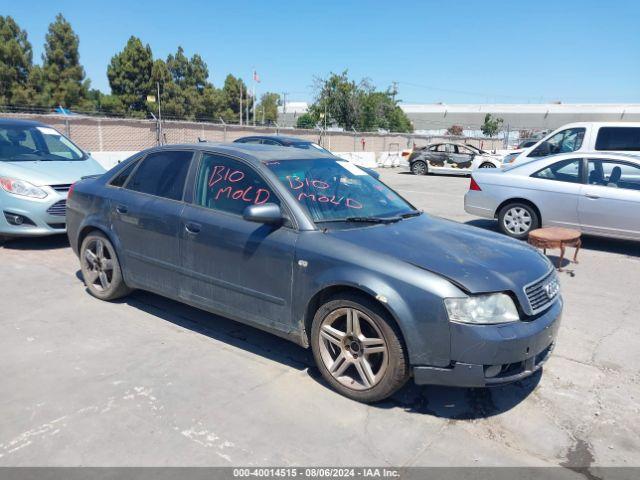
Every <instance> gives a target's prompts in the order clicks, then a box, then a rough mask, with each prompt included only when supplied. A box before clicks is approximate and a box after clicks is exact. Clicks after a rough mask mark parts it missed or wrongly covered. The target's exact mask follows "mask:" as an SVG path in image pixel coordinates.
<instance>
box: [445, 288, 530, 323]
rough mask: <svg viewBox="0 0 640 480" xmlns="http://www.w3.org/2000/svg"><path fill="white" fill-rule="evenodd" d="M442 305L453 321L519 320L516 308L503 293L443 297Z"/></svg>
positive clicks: (502, 321) (488, 321)
mask: <svg viewBox="0 0 640 480" xmlns="http://www.w3.org/2000/svg"><path fill="white" fill-rule="evenodd" d="M444 305H445V307H446V308H447V313H448V314H449V320H451V321H453V322H463V323H474V324H481V325H488V324H492V323H508V322H517V321H518V320H520V316H519V315H518V309H517V308H516V306H515V304H514V303H513V300H512V299H511V297H510V296H509V295H507V294H505V293H490V294H487V295H474V296H471V297H464V298H445V299H444Z"/></svg>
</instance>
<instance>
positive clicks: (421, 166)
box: [411, 160, 429, 175]
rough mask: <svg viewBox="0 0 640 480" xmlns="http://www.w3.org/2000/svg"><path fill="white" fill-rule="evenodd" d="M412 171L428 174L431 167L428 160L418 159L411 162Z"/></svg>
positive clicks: (418, 173) (415, 173)
mask: <svg viewBox="0 0 640 480" xmlns="http://www.w3.org/2000/svg"><path fill="white" fill-rule="evenodd" d="M411 173H413V174H414V175H427V174H428V173H429V167H428V165H427V164H426V162H423V161H422V160H416V161H415V162H413V163H412V164H411Z"/></svg>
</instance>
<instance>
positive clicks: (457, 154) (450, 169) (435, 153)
mask: <svg viewBox="0 0 640 480" xmlns="http://www.w3.org/2000/svg"><path fill="white" fill-rule="evenodd" d="M501 166H502V158H501V157H500V155H493V154H491V153H489V152H486V151H484V150H481V149H479V148H477V147H474V146H472V145H461V144H459V143H435V144H432V145H427V146H426V147H418V148H415V149H414V150H413V152H412V153H411V155H410V156H409V168H410V169H411V172H412V173H413V174H414V175H427V174H429V173H447V174H461V175H468V174H469V173H471V171H472V170H476V169H478V168H500V167H501Z"/></svg>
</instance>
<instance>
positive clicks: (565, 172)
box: [531, 158, 582, 183]
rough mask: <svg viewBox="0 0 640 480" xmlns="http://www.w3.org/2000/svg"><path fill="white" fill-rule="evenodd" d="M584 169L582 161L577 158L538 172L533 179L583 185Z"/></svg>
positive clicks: (554, 164)
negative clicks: (582, 174)
mask: <svg viewBox="0 0 640 480" xmlns="http://www.w3.org/2000/svg"><path fill="white" fill-rule="evenodd" d="M581 168H582V159H580V158H575V159H571V160H563V161H561V162H556V163H553V164H551V165H549V166H548V167H545V168H543V169H542V170H538V171H537V172H536V173H534V174H533V175H531V176H532V177H533V178H541V179H543V180H556V181H559V182H568V183H581V174H580V170H581Z"/></svg>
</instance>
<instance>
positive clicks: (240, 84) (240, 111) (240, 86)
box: [240, 84, 242, 126]
mask: <svg viewBox="0 0 640 480" xmlns="http://www.w3.org/2000/svg"><path fill="white" fill-rule="evenodd" d="M240 126H242V84H240Z"/></svg>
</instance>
